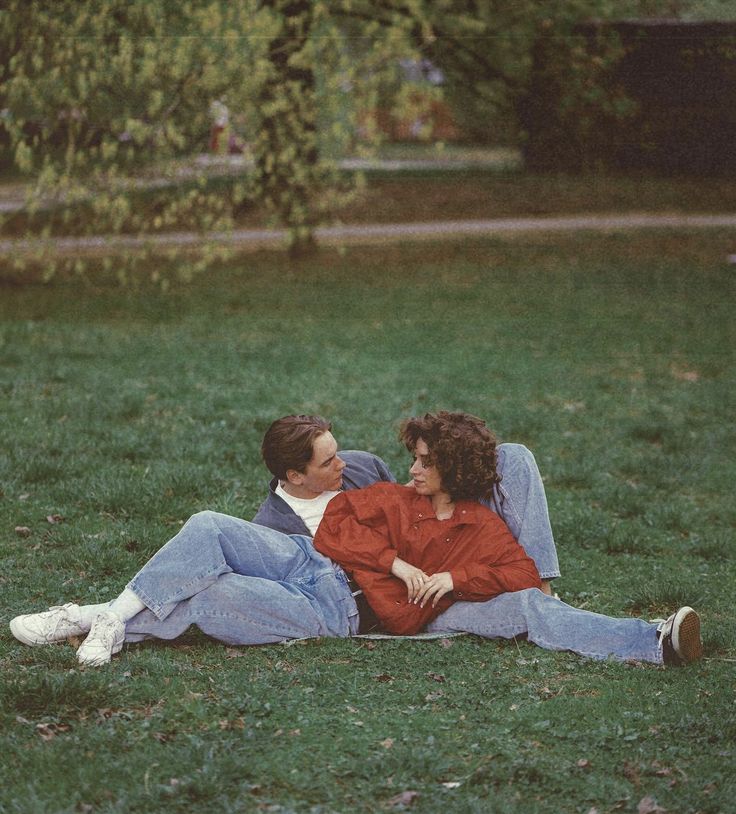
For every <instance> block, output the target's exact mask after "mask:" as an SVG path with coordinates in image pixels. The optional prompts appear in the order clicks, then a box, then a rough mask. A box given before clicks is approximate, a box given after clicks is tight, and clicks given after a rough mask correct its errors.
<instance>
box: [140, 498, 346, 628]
mask: <svg viewBox="0 0 736 814" xmlns="http://www.w3.org/2000/svg"><path fill="white" fill-rule="evenodd" d="M128 588H130V589H131V590H132V591H133V592H134V593H135V594H136V595H137V596H138V598H139V599H140V600H141V601H142V602H143V603H144V604H145V605H146V608H147V610H144V611H141V612H140V613H138V614H137V615H136V616H134V617H133V618H132V619H131V620H130V621H129V622H127V623H126V626H125V638H126V641H131V642H135V641H141V640H142V639H146V638H149V637H155V638H158V639H174V638H176V637H177V636H179V635H181V634H182V633H184V631H185V630H186V629H187V628H188V627H189V626H190V625H196V626H197V627H199V628H200V629H201V630H202V631H203V632H204V633H206V634H208V635H209V636H212V637H214V638H216V639H219V640H220V641H222V642H225V643H227V644H267V643H270V642H281V641H284V640H286V639H301V638H310V637H315V636H350V635H351V634H354V633H356V632H357V630H358V621H359V620H358V609H357V607H356V604H355V600H354V599H353V596H352V593H351V591H350V588H349V587H348V580H347V577H346V575H345V572H344V571H343V570H342V568H340V567H339V566H338V565H335V564H334V563H333V562H332V561H331V560H329V559H328V558H327V557H324V556H323V555H322V554H320V553H319V552H317V551H315V550H314V547H313V546H312V540H311V539H310V538H309V537H302V536H299V535H293V536H289V535H286V534H282V533H281V532H278V531H273V530H271V529H267V528H265V527H264V526H257V525H255V524H254V523H249V522H247V521H246V520H240V519H238V518H236V517H230V516H229V515H225V514H219V513H217V512H200V513H198V514H195V515H193V516H192V517H190V518H189V520H188V521H187V522H186V523H185V524H184V526H182V528H181V531H180V532H179V533H178V534H177V535H176V536H175V537H173V538H172V539H171V540H169V542H168V543H167V544H166V545H165V546H164V547H163V548H161V549H160V550H159V551H158V552H157V553H156V554H155V555H154V556H153V557H152V558H151V559H150V560H149V561H148V562H147V563H146V564H145V565H144V566H143V568H142V569H141V570H140V571H139V572H138V573H137V574H136V576H135V577H133V579H132V580H131V582H130V583H129V584H128Z"/></svg>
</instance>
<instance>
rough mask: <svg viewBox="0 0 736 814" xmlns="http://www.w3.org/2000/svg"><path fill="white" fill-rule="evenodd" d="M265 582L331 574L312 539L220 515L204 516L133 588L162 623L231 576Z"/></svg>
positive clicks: (163, 551)
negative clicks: (180, 605)
mask: <svg viewBox="0 0 736 814" xmlns="http://www.w3.org/2000/svg"><path fill="white" fill-rule="evenodd" d="M231 572H232V573H236V574H241V575H243V576H250V577H260V578H262V579H266V580H277V581H278V580H284V581H288V580H294V579H298V578H299V576H300V574H301V575H303V576H305V578H307V579H311V578H313V577H317V576H319V575H320V574H331V573H332V572H333V568H332V563H331V562H330V560H328V559H327V558H326V557H323V556H322V555H321V554H319V553H318V552H316V551H315V550H314V548H313V547H312V545H311V542H310V541H309V540H308V538H301V537H290V536H288V535H286V534H282V533H281V532H279V531H273V530H272V529H268V528H266V527H265V526H258V525H256V524H255V523H249V522H248V521H246V520H240V519H239V518H237V517H230V516H229V515H226V514H220V513H218V512H199V513H198V514H195V515H194V516H192V517H191V518H189V520H188V521H187V522H186V523H185V524H184V526H182V528H181V530H180V531H179V533H178V534H177V535H176V536H175V537H173V538H172V539H171V540H169V542H168V543H167V544H166V545H165V546H164V547H163V548H161V549H159V551H158V552H157V553H156V554H154V556H153V557H152V558H151V559H150V560H149V561H148V562H147V563H146V564H145V565H144V566H143V568H141V570H140V571H139V572H138V573H137V574H136V575H135V577H133V579H132V580H131V581H130V582H129V583H128V586H127V587H128V589H130V590H131V591H132V592H133V593H134V594H135V595H136V596H137V597H139V599H140V600H141V601H142V602H143V603H144V604H145V606H146V607H147V608H149V610H151V611H152V612H153V614H154V615H155V616H156V617H157V618H158V619H160V620H164V619H166V617H167V616H168V615H169V614H170V613H171V612H172V611H173V610H174V608H175V607H176V605H177V604H178V603H179V602H182V601H183V600H185V599H189V598H190V597H192V596H195V595H196V594H198V593H200V592H201V591H203V590H205V589H206V588H208V587H209V586H210V585H212V584H214V583H215V582H216V581H217V580H218V578H219V577H221V576H222V575H223V574H228V573H231Z"/></svg>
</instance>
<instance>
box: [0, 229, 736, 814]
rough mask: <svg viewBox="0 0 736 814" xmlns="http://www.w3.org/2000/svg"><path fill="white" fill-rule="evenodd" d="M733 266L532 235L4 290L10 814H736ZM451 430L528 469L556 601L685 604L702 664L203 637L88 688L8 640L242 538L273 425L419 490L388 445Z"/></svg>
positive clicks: (80, 673)
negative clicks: (227, 537) (217, 524)
mask: <svg viewBox="0 0 736 814" xmlns="http://www.w3.org/2000/svg"><path fill="white" fill-rule="evenodd" d="M734 251H736V245H735V244H734V236H733V234H732V233H729V232H712V231H711V232H707V233H692V234H687V233H678V234H675V233H670V234H668V235H666V236H663V235H661V234H660V235H654V234H652V235H649V234H639V233H638V234H637V235H636V236H632V235H628V234H625V233H621V234H611V235H607V236H590V235H580V236H571V237H566V238H562V237H555V238H549V237H539V238H535V237H526V238H524V239H523V240H522V239H516V240H514V241H500V240H477V241H467V242H465V243H463V244H460V243H453V244H452V245H448V246H445V247H443V246H441V245H432V246H431V247H427V246H423V245H418V246H411V245H405V246H395V247H392V248H385V247H373V248H369V249H364V248H361V249H348V250H347V251H345V252H344V253H337V252H328V251H323V252H322V253H321V254H320V255H319V256H318V257H317V258H315V259H314V260H313V261H310V263H309V264H307V265H304V266H302V267H300V268H298V269H295V268H291V267H290V266H289V265H288V261H287V259H286V258H285V257H284V256H282V255H281V254H269V253H261V254H249V255H247V256H244V257H241V258H238V259H237V260H236V261H234V262H232V263H231V264H230V265H228V266H227V267H223V268H220V269H217V270H215V271H213V272H212V273H210V274H209V275H207V276H206V277H205V276H200V277H197V278H195V280H194V282H193V283H192V284H191V285H190V286H188V287H186V288H181V289H178V290H175V291H172V292H170V293H169V294H162V293H161V291H160V290H159V289H158V288H157V287H154V286H150V287H149V286H148V285H146V284H144V283H142V284H141V285H139V286H137V287H129V288H126V289H121V288H120V287H118V286H117V285H116V284H114V282H112V281H107V280H105V279H104V278H103V277H102V275H100V277H98V278H95V277H94V276H93V275H88V276H87V278H85V279H74V280H71V281H68V280H64V279H62V278H61V277H59V278H57V279H56V280H55V281H54V282H53V283H51V284H49V285H47V286H40V285H39V286H26V287H15V286H11V285H5V286H4V287H3V288H2V289H0V388H1V390H2V412H3V417H2V422H1V424H0V563H1V565H0V583H1V585H2V625H3V626H2V627H1V628H0V670H1V675H2V688H1V689H2V691H1V693H0V748H1V750H2V752H1V754H2V757H0V774H1V776H2V782H1V783H0V812H2V814H6V812H7V813H8V814H10V813H11V812H12V813H13V814H16V813H17V814H20V813H22V814H45V813H48V814H51V812H54V814H56V813H57V812H69V814H71V813H72V812H75V813H77V812H132V811H136V812H141V811H149V812H203V813H204V812H208V813H209V812H251V811H253V812H258V811H273V812H315V813H316V812H319V813H320V814H323V813H324V814H326V813H327V812H356V811H357V812H375V811H399V810H402V808H410V809H411V810H413V811H416V812H427V813H428V814H434V813H435V812H448V814H449V813H450V812H506V811H510V812H537V811H538V812H550V814H558V813H559V812H581V814H589V812H593V811H596V812H599V813H600V814H603V812H617V811H622V812H637V811H639V812H641V811H645V812H654V811H664V810H666V811H668V812H671V813H672V812H712V814H716V812H719V813H720V812H727V811H729V810H733V799H734V794H735V793H736V784H735V782H734V765H735V764H736V761H735V760H734V756H735V750H734V742H735V739H736V714H735V713H736V706H735V704H736V695H735V692H736V680H735V678H734V664H735V663H736V647H735V646H734V634H736V622H735V621H734V614H733V586H734V584H735V582H734V581H735V579H736V567H735V565H734V554H733V540H734V525H735V524H736V523H735V521H736V507H735V504H734V499H733V483H734V480H735V477H736V464H735V463H734V452H735V451H736V444H735V443H734V441H735V437H734V436H735V430H734V422H733V415H734V413H733V404H734V401H736V398H735V396H736V392H735V388H734V348H735V347H736V329H735V328H734V324H735V322H734V319H733V308H734V294H735V293H736V291H735V288H736V274H735V272H734V266H733V265H729V263H728V262H727V257H728V255H730V254H733V253H734ZM437 408H458V409H465V410H468V411H471V412H474V413H477V414H479V415H481V416H483V417H485V418H486V419H487V420H488V422H489V424H490V425H491V426H492V427H494V428H495V429H496V431H497V433H498V434H499V436H500V437H501V438H502V439H504V440H513V441H518V442H522V443H525V444H527V445H528V446H530V447H531V448H532V449H533V450H534V452H535V454H536V456H537V460H538V462H539V465H540V468H541V471H542V474H543V476H544V478H545V482H546V485H547V490H548V498H549V503H550V510H551V516H552V521H553V527H554V529H555V532H556V537H557V542H558V546H559V554H560V560H561V565H562V568H563V573H564V576H563V579H561V580H560V581H559V582H558V583H557V585H556V587H557V589H558V591H559V592H560V594H561V595H562V597H563V598H564V599H565V600H567V601H569V602H570V603H572V604H578V605H582V606H584V607H586V608H588V609H590V610H596V611H602V612H605V613H610V614H616V615H628V614H634V615H642V616H645V617H654V616H661V615H663V614H666V613H667V612H669V611H671V610H672V609H674V608H675V607H676V606H677V605H679V604H685V603H687V604H691V605H693V606H695V607H696V608H697V609H698V610H699V611H700V612H701V614H702V619H703V624H704V640H705V659H704V660H703V661H702V662H700V663H698V664H696V665H691V666H689V667H686V668H683V669H672V670H664V669H659V668H656V667H652V666H642V665H624V664H618V663H612V662H604V663H599V662H592V661H586V660H584V659H581V658H578V657H575V656H573V655H571V654H566V653H552V652H546V651H543V650H540V649H538V648H535V647H534V646H532V645H529V644H527V643H526V642H523V641H520V642H495V641H484V640H481V639H477V638H474V637H470V636H469V637H462V638H455V639H448V640H444V641H426V642H412V641H379V642H368V641H365V640H347V641H346V640H341V641H328V640H322V641H310V642H305V643H298V644H294V645H292V646H284V645H274V646H267V647H258V648H226V647H224V646H221V645H219V644H217V643H216V642H212V641H209V640H207V639H205V638H204V637H203V636H202V635H200V634H198V633H196V632H191V633H190V634H188V635H187V636H186V637H185V638H183V639H181V640H179V641H178V642H177V643H176V644H174V645H161V644H153V643H147V644H144V645H139V646H130V647H127V648H125V649H124V651H123V653H122V654H121V655H120V656H119V657H116V658H115V659H114V660H113V662H112V664H111V665H110V666H108V667H107V668H103V669H101V670H81V669H79V668H78V667H77V664H76V660H75V658H74V651H73V649H72V647H71V646H69V645H57V646H53V647H47V648H34V649H31V648H27V647H24V646H22V645H20V644H18V643H16V641H15V640H14V639H13V638H12V636H11V634H10V632H9V630H8V628H7V621H8V620H9V619H10V618H11V617H12V616H13V615H15V614H17V613H20V612H24V611H28V610H31V609H39V610H40V609H44V608H46V607H47V606H48V605H50V604H55V603H58V602H60V601H68V600H75V601H79V602H98V601H104V600H105V599H107V598H111V597H113V596H114V595H115V594H117V593H118V592H119V590H120V589H121V588H122V587H123V585H124V583H125V582H126V581H127V579H128V578H129V577H130V576H131V575H132V574H133V573H134V571H135V570H136V569H137V568H138V567H139V566H140V565H142V564H143V562H145V560H146V558H147V557H149V556H150V555H151V554H152V553H153V552H154V551H155V550H156V549H157V548H158V547H159V546H160V545H161V544H162V543H163V542H164V541H165V540H166V539H167V538H168V537H170V536H171V535H172V534H173V533H174V532H175V531H176V530H177V528H178V527H179V525H180V524H181V523H182V522H183V521H184V520H185V519H186V518H187V517H188V516H189V515H190V514H192V513H193V512H195V511H197V510H200V509H204V508H211V509H216V510H220V511H225V512H229V513H232V514H236V515H240V516H243V517H246V518H249V517H251V516H252V514H253V512H254V510H255V508H256V506H257V505H258V503H259V502H260V499H261V496H262V495H263V493H264V486H265V482H266V471H265V469H264V467H263V465H262V464H261V463H260V462H259V459H258V447H259V443H260V439H261V436H262V434H263V432H264V430H265V429H266V427H267V426H268V424H269V423H270V421H271V420H272V419H273V418H274V417H277V416H279V415H282V414H284V413H287V412H292V411H305V412H319V413H322V414H324V415H326V416H328V417H330V418H331V419H332V420H333V422H334V425H335V434H336V436H337V437H338V439H339V440H340V442H341V444H342V446H343V447H345V448H351V447H358V448H363V449H369V450H372V451H375V452H378V453H380V454H381V455H382V456H383V457H385V459H386V460H387V461H388V462H389V463H390V465H391V466H392V468H393V469H394V471H395V472H396V473H397V474H400V475H403V473H404V471H405V468H406V467H407V466H408V464H409V461H408V458H407V456H406V453H405V452H402V450H401V448H400V447H399V445H398V443H397V442H396V440H395V437H396V430H397V426H398V423H399V421H400V420H401V419H402V418H404V417H406V416H407V415H410V414H414V413H417V412H421V411H425V410H428V409H437ZM16 527H26V528H27V529H28V533H25V532H24V533H23V534H27V536H23V534H21V533H17V532H16V531H15V529H16ZM415 793H416V794H415ZM401 795H403V796H401ZM656 806H658V808H657V807H656Z"/></svg>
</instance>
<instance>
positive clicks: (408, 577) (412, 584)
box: [391, 557, 429, 602]
mask: <svg viewBox="0 0 736 814" xmlns="http://www.w3.org/2000/svg"><path fill="white" fill-rule="evenodd" d="M391 573H392V574H393V575H394V576H395V577H398V578H399V579H400V580H402V581H403V582H404V583H405V584H406V588H407V591H408V596H409V602H411V601H412V600H414V601H416V597H417V595H418V594H419V591H421V589H422V587H423V586H424V584H425V582H426V581H427V580H428V579H429V577H428V576H427V575H426V574H425V573H424V571H422V569H421V568H416V567H415V566H413V565H409V563H408V562H406V561H405V560H402V559H401V558H400V557H397V558H396V559H395V560H394V564H393V565H392V566H391Z"/></svg>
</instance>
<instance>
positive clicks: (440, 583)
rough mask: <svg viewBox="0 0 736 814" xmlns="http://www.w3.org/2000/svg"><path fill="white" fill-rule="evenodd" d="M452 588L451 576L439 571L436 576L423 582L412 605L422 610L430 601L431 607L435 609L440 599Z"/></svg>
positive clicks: (446, 572) (433, 575)
mask: <svg viewBox="0 0 736 814" xmlns="http://www.w3.org/2000/svg"><path fill="white" fill-rule="evenodd" d="M454 587H455V586H454V585H453V582H452V575H451V574H450V572H449V571H440V572H439V573H438V574H432V576H431V577H428V578H427V579H425V580H424V584H423V585H422V588H421V590H420V591H419V593H417V594H416V595H415V597H414V604H415V605H416V604H418V605H419V607H420V608H423V607H424V606H425V605H426V604H427V602H428V601H429V600H430V599H431V600H432V607H433V608H436V607H437V603H438V602H439V601H440V599H442V597H443V596H444V595H445V594H448V593H450V591H451V590H452V589H453V588H454Z"/></svg>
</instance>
